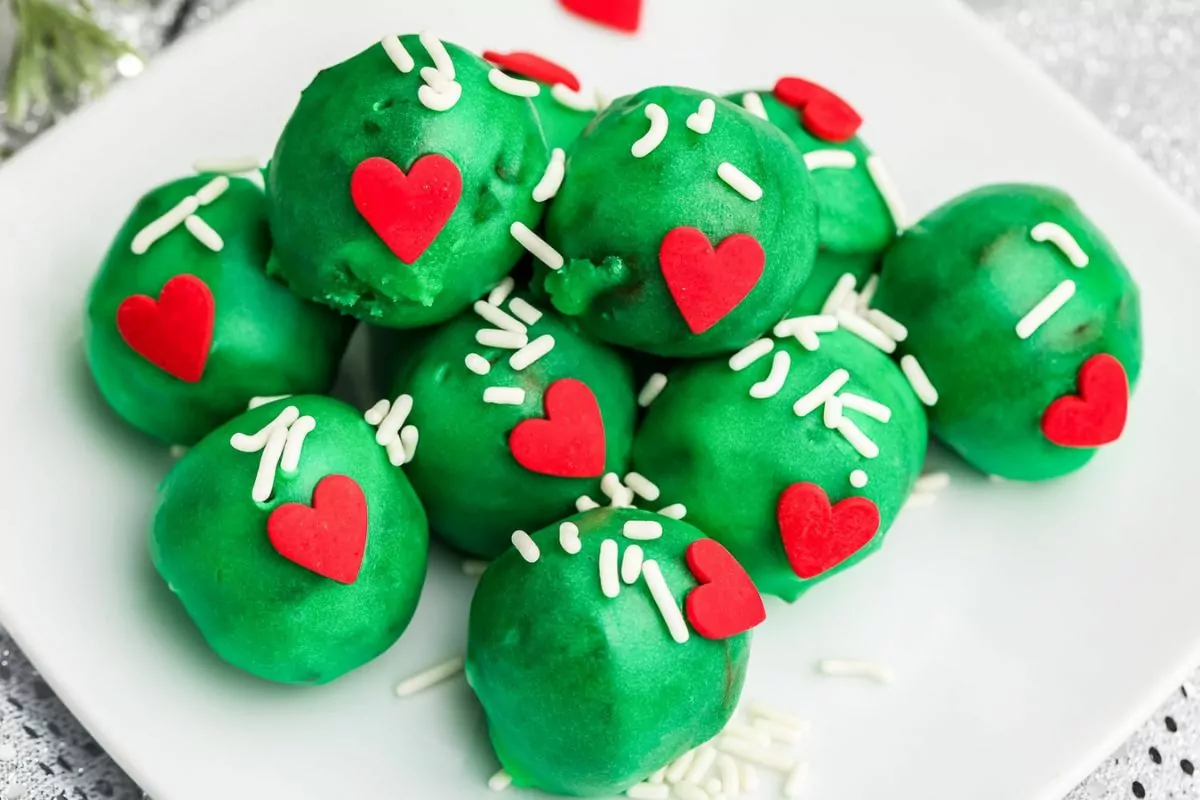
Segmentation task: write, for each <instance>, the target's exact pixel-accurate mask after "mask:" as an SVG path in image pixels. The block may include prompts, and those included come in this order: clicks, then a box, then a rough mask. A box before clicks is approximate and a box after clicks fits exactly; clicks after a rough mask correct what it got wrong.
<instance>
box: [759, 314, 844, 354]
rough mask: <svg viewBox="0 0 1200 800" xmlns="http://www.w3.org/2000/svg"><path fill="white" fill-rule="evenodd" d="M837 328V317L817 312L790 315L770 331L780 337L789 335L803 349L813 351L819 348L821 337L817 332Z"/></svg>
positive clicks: (826, 331) (829, 331) (830, 330)
mask: <svg viewBox="0 0 1200 800" xmlns="http://www.w3.org/2000/svg"><path fill="white" fill-rule="evenodd" d="M837 329H838V320H837V317H834V316H831V315H829V314H817V315H815V316H809V317H790V318H788V319H785V320H783V321H782V322H780V323H779V324H778V325H776V326H775V327H774V329H773V330H772V331H771V332H772V333H774V334H775V335H776V336H777V337H779V338H781V339H782V338H784V337H786V336H791V337H792V338H794V339H795V340H796V341H797V342H798V343H799V344H800V346H801V347H803V348H804V349H805V350H808V351H809V352H813V351H816V350H819V349H820V348H821V337H820V336H818V335H817V334H821V333H832V332H833V331H836V330H837Z"/></svg>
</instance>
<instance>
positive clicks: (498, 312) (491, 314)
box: [473, 300, 526, 333]
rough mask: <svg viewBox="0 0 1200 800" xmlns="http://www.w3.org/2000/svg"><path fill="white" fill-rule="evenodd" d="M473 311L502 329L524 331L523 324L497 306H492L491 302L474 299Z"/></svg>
mask: <svg viewBox="0 0 1200 800" xmlns="http://www.w3.org/2000/svg"><path fill="white" fill-rule="evenodd" d="M473 308H474V309H475V313H476V314H478V315H479V316H481V317H483V318H484V319H485V320H486V321H488V322H490V323H491V324H493V325H495V326H496V327H497V328H499V329H500V330H502V331H512V332H513V333H525V331H526V328H525V325H524V324H523V323H521V322H519V321H517V320H516V319H514V318H512V317H511V316H509V315H508V313H507V312H505V311H504V310H503V309H501V308H500V307H499V306H494V305H492V304H491V303H485V302H484V301H482V300H476V301H475V305H474V306H473Z"/></svg>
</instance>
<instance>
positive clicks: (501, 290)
mask: <svg viewBox="0 0 1200 800" xmlns="http://www.w3.org/2000/svg"><path fill="white" fill-rule="evenodd" d="M516 285H517V284H516V281H514V280H513V279H512V276H511V275H509V276H508V277H506V278H505V279H504V280H502V281H500V283H498V284H496V288H494V289H492V291H490V292H488V296H487V301H488V302H489V303H491V304H492V305H494V306H500V305H504V301H505V300H507V299H508V296H509V295H510V294H512V291H513V289H514V288H515V287H516Z"/></svg>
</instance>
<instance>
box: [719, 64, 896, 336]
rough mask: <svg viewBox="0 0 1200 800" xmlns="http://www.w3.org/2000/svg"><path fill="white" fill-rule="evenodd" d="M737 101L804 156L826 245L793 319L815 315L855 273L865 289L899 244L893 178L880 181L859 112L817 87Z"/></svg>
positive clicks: (739, 96) (803, 83)
mask: <svg viewBox="0 0 1200 800" xmlns="http://www.w3.org/2000/svg"><path fill="white" fill-rule="evenodd" d="M748 95H753V96H752V97H749V96H748ZM729 99H730V100H732V101H734V102H737V103H743V102H745V103H748V104H749V105H750V106H752V107H756V106H757V103H755V100H757V101H758V103H761V105H762V108H763V110H765V111H766V114H767V119H769V120H770V121H771V122H772V123H773V124H775V125H776V126H777V127H778V128H779V129H780V130H781V131H783V132H784V134H785V135H786V136H787V137H788V138H789V139H790V140H791V141H792V142H793V143H794V144H795V145H796V147H797V148H799V150H800V152H801V153H803V154H804V160H805V163H806V165H807V167H808V169H809V173H810V174H811V175H812V182H813V189H814V191H815V192H816V195H817V207H818V211H819V213H818V215H817V216H818V218H819V220H820V225H819V229H820V234H819V239H820V245H819V249H818V250H817V260H816V264H815V266H814V267H813V271H812V275H810V276H809V279H808V282H807V283H805V285H804V290H803V291H802V292H801V293H800V297H799V298H798V299H797V300H796V302H795V304H794V305H793V306H792V310H791V313H793V314H797V315H802V314H815V313H817V312H818V311H820V310H821V307H822V306H823V305H824V303H825V300H826V298H827V297H828V296H829V294H830V292H832V291H833V289H834V286H835V285H836V284H837V282H838V279H839V278H841V277H842V276H843V275H847V274H849V275H853V276H854V278H855V282H856V284H857V285H858V286H859V287H860V288H861V287H862V286H863V284H864V283H865V282H866V280H867V278H868V276H870V275H871V274H872V273H873V272H875V270H876V267H877V266H878V264H879V259H880V257H881V256H882V255H883V251H884V250H886V249H887V247H888V245H890V244H891V243H892V241H894V240H895V238H896V228H897V225H898V224H899V221H897V220H895V219H893V214H892V210H891V209H890V208H889V206H888V201H887V199H885V195H884V189H885V188H886V187H887V184H886V183H884V184H881V183H880V182H879V181H880V180H883V181H886V180H887V179H886V177H881V178H878V179H877V177H876V176H881V175H882V172H881V171H882V169H883V166H882V163H881V162H880V161H879V157H878V156H876V155H874V154H873V153H872V152H871V150H870V148H868V147H867V145H866V143H865V142H864V141H863V140H862V139H861V138H860V137H859V136H858V130H859V128H860V126H861V125H862V117H861V116H859V114H858V112H857V111H855V110H854V107H853V106H851V105H850V104H849V103H847V102H846V101H845V100H843V99H842V98H841V97H839V96H838V95H837V94H835V93H834V92H832V91H830V90H828V89H826V88H825V87H823V86H820V85H818V84H816V83H813V82H812V81H808V80H805V79H803V78H796V77H783V78H780V79H779V80H778V81H777V82H776V84H775V88H774V90H773V91H760V92H751V93H747V92H737V93H735V94H732V95H730V96H729ZM887 191H891V190H890V188H887Z"/></svg>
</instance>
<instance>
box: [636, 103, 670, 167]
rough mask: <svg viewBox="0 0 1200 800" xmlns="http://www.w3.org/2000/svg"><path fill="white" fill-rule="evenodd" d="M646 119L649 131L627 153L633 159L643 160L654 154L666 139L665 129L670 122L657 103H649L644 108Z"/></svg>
mask: <svg viewBox="0 0 1200 800" xmlns="http://www.w3.org/2000/svg"><path fill="white" fill-rule="evenodd" d="M646 118H647V119H648V120H650V130H648V131H646V134H645V135H644V136H642V138H640V139H638V140H637V141H636V142H634V143H633V147H631V148H630V150H629V152H630V153H632V154H633V157H634V158H645V157H646V156H648V155H650V154H651V153H653V152H654V150H655V148H657V147H658V146H659V145H660V144H662V142H663V139H665V138H667V129H668V128H669V127H670V120H668V119H667V112H666V111H665V110H664V109H663V107H662V106H660V105H659V104H658V103H650V104H648V105H647V106H646Z"/></svg>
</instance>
